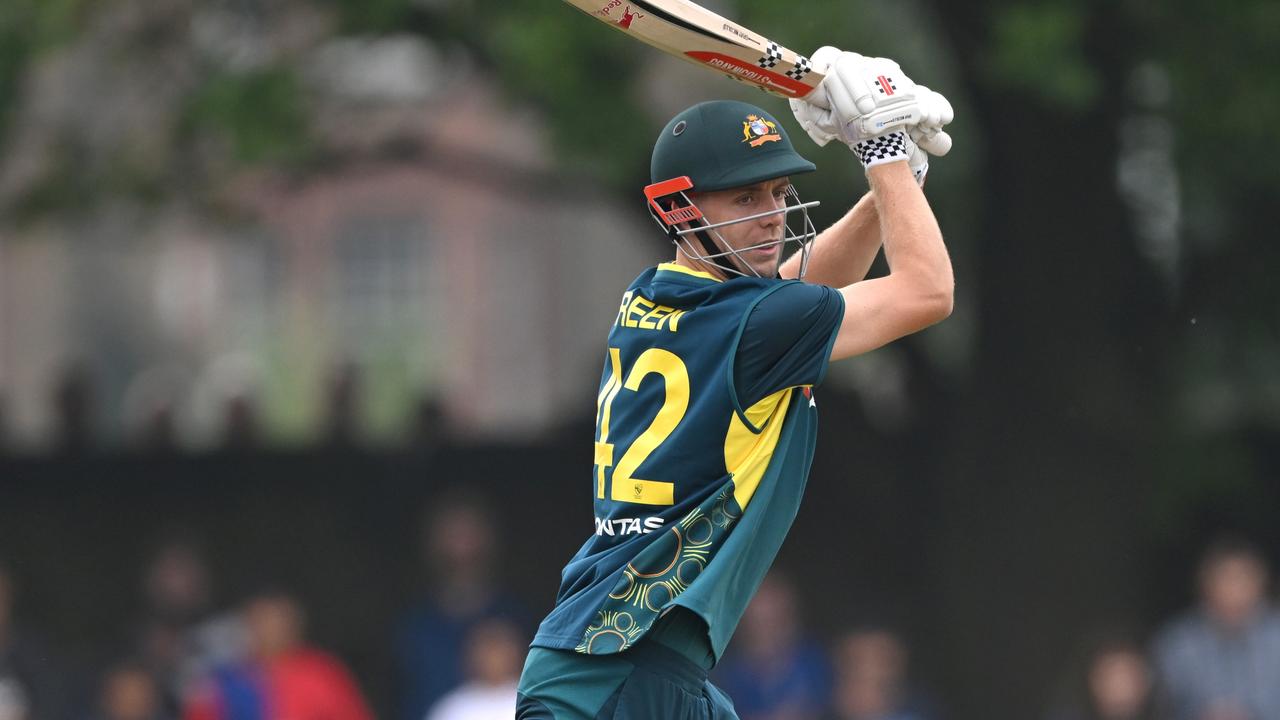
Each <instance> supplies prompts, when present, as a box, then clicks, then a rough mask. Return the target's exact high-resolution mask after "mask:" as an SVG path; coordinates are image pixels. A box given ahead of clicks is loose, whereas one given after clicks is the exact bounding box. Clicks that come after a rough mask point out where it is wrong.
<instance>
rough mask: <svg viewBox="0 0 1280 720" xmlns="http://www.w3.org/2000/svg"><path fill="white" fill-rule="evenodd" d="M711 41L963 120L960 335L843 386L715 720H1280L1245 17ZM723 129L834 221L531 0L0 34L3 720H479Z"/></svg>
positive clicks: (1047, 2) (1112, 19) (1278, 505)
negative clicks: (665, 216) (683, 131)
mask: <svg viewBox="0 0 1280 720" xmlns="http://www.w3.org/2000/svg"><path fill="white" fill-rule="evenodd" d="M706 4H707V5H708V6H709V7H711V8H712V9H714V10H717V11H719V12H721V13H724V14H726V15H728V16H731V17H733V18H734V19H737V20H739V21H740V22H742V23H744V24H746V25H748V26H750V27H753V28H757V29H759V30H764V31H767V32H769V33H771V34H772V36H773V37H774V38H775V39H777V40H778V41H779V42H782V43H783V44H785V45H787V46H789V47H792V48H795V49H797V50H800V51H802V52H804V51H812V50H813V49H815V48H816V47H818V46H820V45H823V44H836V45H838V46H841V47H843V48H846V49H853V50H857V51H859V52H861V53H863V54H867V55H885V56H890V57H893V58H894V59H896V60H898V61H899V62H900V63H901V64H902V66H903V68H904V69H905V71H906V72H908V73H909V74H910V75H911V76H912V77H913V78H915V79H916V80H917V81H918V82H921V83H923V84H926V85H929V86H930V87H932V88H934V89H935V90H938V91H940V92H942V93H944V94H945V95H947V96H948V97H949V98H950V99H951V100H952V102H953V104H954V105H955V108H956V116H957V120H956V122H955V124H954V125H953V126H952V127H951V128H949V129H950V130H951V132H952V134H953V136H954V137H955V139H956V145H955V149H954V151H953V152H952V153H951V154H949V155H948V156H946V157H944V158H939V159H935V160H934V162H933V164H932V169H931V172H930V176H929V185H928V193H927V194H928V196H929V198H930V200H931V203H932V204H933V207H934V209H935V212H936V213H937V215H938V218H939V221H940V223H941V225H942V228H943V231H944V234H945V235H946V237H947V240H948V245H949V247H950V250H951V253H952V256H953V260H954V262H955V266H956V276H957V299H956V310H955V314H954V315H953V317H952V318H951V319H950V320H948V321H947V322H946V323H944V324H942V325H940V326H938V327H936V328H934V329H931V330H929V331H927V332H925V333H922V334H920V335H918V336H915V337H912V338H909V339H907V340H904V341H901V342H898V343H895V344H894V345H892V346H890V347H888V348H885V349H882V350H879V351H876V352H874V353H872V354H870V355H867V356H865V357H862V358H859V359H856V360H852V361H846V362H843V363H840V364H838V365H835V366H833V367H832V369H831V373H830V374H829V375H828V380H827V382H826V384H825V385H824V387H823V388H822V389H821V392H820V395H821V396H822V400H821V406H822V415H821V417H822V427H821V437H820V438H819V443H818V455H817V458H816V460H815V464H814V469H813V473H812V478H811V482H810V485H809V490H808V498H807V501H806V504H805V506H804V508H803V509H802V511H801V514H800V516H799V518H798V519H797V522H796V526H795V528H794V530H793V531H792V533H791V536H790V539H789V541H788V543H787V545H786V546H784V548H783V551H782V555H781V556H780V558H779V561H778V563H777V570H776V572H775V574H774V575H772V576H771V577H770V579H769V581H768V583H767V584H766V586H765V588H764V589H762V591H761V594H760V596H759V598H758V599H757V602H756V603H754V604H753V606H752V608H751V610H750V611H749V613H748V616H747V618H745V619H744V621H743V625H742V627H741V629H740V631H739V633H738V636H737V638H736V640H735V643H734V646H732V647H731V649H730V655H729V656H728V657H727V658H726V660H725V662H724V663H722V665H721V667H720V668H719V669H718V670H717V672H718V679H719V681H720V682H721V683H723V684H724V686H725V687H726V689H728V690H729V692H730V694H731V695H733V696H734V697H735V699H736V700H737V703H738V709H739V712H740V714H741V715H742V717H743V718H744V720H763V719H772V720H783V719H784V718H786V719H799V718H839V719H841V720H855V719H857V720H874V719H880V720H885V719H889V718H892V719H894V720H906V719H908V718H911V719H914V720H934V719H940V718H953V719H954V718H988V719H992V720H1002V719H1009V720H1014V719H1018V720H1022V719H1025V718H1042V717H1043V718H1053V719H1054V720H1071V719H1080V720H1083V719H1085V718H1109V719H1112V720H1119V719H1120V718H1140V717H1147V718H1149V717H1169V718H1179V719H1180V718H1188V719H1191V720H1277V718H1280V697H1278V694H1280V620H1277V619H1276V616H1275V615H1274V614H1273V613H1272V611H1271V610H1270V609H1269V608H1270V605H1271V602H1272V600H1273V599H1274V597H1275V595H1274V592H1273V591H1272V589H1271V588H1270V586H1269V585H1268V582H1267V580H1268V573H1269V572H1270V571H1271V570H1273V569H1274V567H1275V562H1276V561H1277V560H1280V523H1277V522H1276V517H1277V511H1280V283H1277V282H1275V281H1274V279H1273V277H1272V275H1273V273H1274V272H1276V270H1277V268H1280V245H1278V244H1277V243H1276V241H1275V237H1274V236H1273V235H1272V233H1274V232H1276V228H1277V227H1280V149H1278V145H1280V144H1278V143H1277V142H1276V137H1277V136H1276V132H1275V128H1276V127H1277V124H1278V123H1280V85H1278V84H1277V83H1276V82H1275V80H1274V78H1275V75H1276V72H1277V71H1280V4H1277V3H1275V2H1272V1H1271V0H1230V1H1229V2H1221V3H1216V4H1213V5H1212V6H1210V5H1209V4H1204V3H1200V4H1197V3H1156V2H1152V1H1150V0H1124V1H1122V2H1118V3H1102V2H1086V3H1079V2H1066V1H1065V0H1036V1H1035V2H1017V3H1015V2H1000V1H993V2H990V3H983V4H979V5H972V4H964V3H943V2H933V3H930V2H924V1H923V0H920V1H912V0H900V1H890V0H865V1H857V2H842V3H835V4H832V3H819V2H817V1H816V0H795V1H794V2H790V3H779V2H765V1H764V0H737V1H736V2H727V1H725V2H707V3H706ZM722 97H732V98H739V99H746V100H749V101H754V102H758V103H759V104H761V105H762V106H763V107H765V108H766V109H767V110H769V111H770V112H772V113H775V114H776V115H778V116H779V117H780V118H782V119H783V120H784V122H786V123H787V126H788V129H789V130H791V132H792V136H793V138H795V140H796V143H797V147H798V148H799V149H800V151H801V152H802V153H803V154H805V155H807V156H809V157H810V158H812V159H813V160H815V162H817V164H818V166H819V172H818V173H815V174H812V175H808V176H804V177H801V178H798V179H797V181H796V185H797V187H798V189H799V191H800V193H801V195H802V196H803V197H804V198H805V199H817V200H821V201H822V206H821V207H820V208H818V211H817V213H816V220H817V224H818V225H819V227H823V226H825V225H826V224H829V223H830V222H833V221H834V220H835V219H836V218H837V217H839V216H840V215H841V214H842V213H843V212H844V210H845V209H847V208H848V207H849V206H850V205H851V204H852V203H853V202H854V201H855V200H856V199H857V198H858V197H859V196H860V195H861V194H862V193H863V192H865V190H866V183H865V180H864V178H863V176H862V172H861V168H860V167H858V165H857V163H856V162H855V161H854V159H853V158H852V157H851V156H850V155H849V154H848V151H847V150H846V149H845V148H843V147H841V146H838V145H833V146H831V147H828V148H825V149H818V148H816V147H814V146H813V145H812V144H811V143H810V142H809V141H808V140H807V139H806V138H804V137H803V134H802V133H800V132H799V131H798V129H797V128H796V127H795V126H794V124H793V123H791V118H790V114H789V113H788V112H787V109H786V105H785V103H784V102H783V101H781V100H779V99H777V98H772V97H769V96H765V95H762V94H760V93H758V92H756V91H754V90H751V89H749V88H746V87H745V86H741V85H738V84H736V83H730V82H727V81H725V80H724V79H723V78H719V77H716V76H715V75H714V74H711V73H707V72H705V71H703V70H699V69H696V68H694V67H693V66H692V65H687V64H684V63H681V62H679V61H677V60H674V59H671V58H668V57H666V56H664V55H662V54H660V53H658V52H657V51H655V50H652V49H651V48H648V47H647V46H644V45H641V44H639V43H636V42H634V41H631V40H628V39H627V38H625V37H624V36H623V35H621V34H618V33H613V32H610V31H608V30H607V29H605V28H604V27H602V26H600V24H599V23H597V22H596V21H594V20H592V19H590V18H588V17H586V16H585V15H583V14H581V13H579V12H577V11H576V10H574V9H572V8H571V7H569V6H568V5H565V4H563V3H557V2H550V1H547V2H537V3H532V2H530V3H480V2H476V1H475V0H271V1H270V2H268V1H266V0H96V1H92V2H91V1H90V0H5V1H4V2H3V3H2V4H0V720H43V719H44V718H54V719H55V720H56V719H58V718H91V717H92V718H109V719H112V720H159V719H160V718H174V717H184V718H195V719H197V720H203V719H205V718H207V719H209V720H218V719H225V720H232V719H233V718H234V719H235V720H240V718H263V719H264V720H270V719H271V718H279V719H280V720H283V719H284V718H285V717H288V718H289V720H296V719H297V718H309V717H326V718H341V719H345V718H353V719H358V718H365V717H374V716H376V717H380V718H403V719H404V720H421V719H423V718H426V717H428V713H430V717H431V718H432V719H433V720H441V719H444V720H448V719H450V718H463V717H472V718H485V717H508V716H509V711H508V710H504V709H503V708H504V707H509V706H508V705H504V703H507V702H509V696H510V695H511V693H512V692H513V691H512V690H511V683H512V682H513V681H514V676H515V675H516V674H518V672H519V666H520V664H521V662H522V661H523V654H524V645H525V643H527V641H528V639H529V638H530V637H531V635H532V629H533V627H534V624H535V623H536V621H537V620H538V619H539V618H540V617H541V616H542V615H543V614H544V613H545V612H546V611H547V610H548V609H549V608H550V606H551V604H552V601H553V598H554V594H555V590H556V587H557V584H558V572H559V570H560V568H561V566H562V564H563V562H564V561H565V560H567V558H568V557H569V556H570V555H571V554H572V553H573V552H574V551H575V550H576V548H577V547H578V545H579V544H580V543H581V542H582V541H583V540H584V539H585V538H586V537H587V534H588V533H589V532H591V530H592V525H591V517H590V511H589V497H588V496H587V495H586V490H585V488H586V487H588V486H587V483H588V482H590V481H589V480H588V477H587V475H588V470H589V468H588V467H587V465H586V464H585V463H586V462H588V458H589V456H590V452H591V448H590V442H591V440H590V438H591V435H592V424H593V415H594V406H593V404H592V402H593V397H594V394H595V392H596V389H597V382H598V377H599V368H600V366H601V362H602V357H603V355H602V352H601V342H602V340H603V338H604V335H605V333H606V331H607V327H608V324H609V322H610V320H611V319H612V317H613V316H614V314H615V313H616V308H617V298H618V296H619V294H620V293H621V291H622V290H623V289H624V288H625V287H626V285H627V283H628V282H630V280H631V279H632V278H633V277H634V276H635V275H636V274H638V273H639V271H640V270H642V269H643V268H644V267H646V266H648V265H651V264H653V263H656V262H659V261H661V260H664V259H666V258H667V257H668V256H670V254H671V250H670V246H669V244H668V242H667V240H666V239H665V238H664V237H662V236H661V235H660V234H659V233H656V232H655V231H654V228H653V227H652V225H651V221H650V220H649V218H648V217H647V216H646V214H645V211H644V209H643V204H642V196H641V194H640V188H641V187H642V185H643V184H644V183H645V182H647V178H648V153H649V150H650V148H651V146H652V142H653V139H654V137H655V136H656V133H657V131H658V129H659V128H660V127H661V126H662V124H663V123H664V122H665V121H666V120H667V119H668V118H669V117H670V116H671V115H672V114H674V113H675V112H677V111H679V110H680V109H682V108H684V107H685V106H687V105H689V104H692V103H694V102H697V101H701V100H705V99H711V98H722ZM883 270H884V268H883V267H882V266H881V267H880V268H879V271H881V272H883ZM264 668H268V669H270V672H265V671H264ZM264 708H270V710H269V711H268V710H266V709H264ZM494 708H497V709H496V710H495V709H494ZM255 713H256V714H255Z"/></svg>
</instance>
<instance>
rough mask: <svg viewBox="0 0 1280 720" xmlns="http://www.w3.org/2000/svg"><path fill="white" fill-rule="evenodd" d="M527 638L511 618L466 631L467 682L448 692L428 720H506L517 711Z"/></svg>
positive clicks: (483, 623)
mask: <svg viewBox="0 0 1280 720" xmlns="http://www.w3.org/2000/svg"><path fill="white" fill-rule="evenodd" d="M525 644H526V643H525V640H524V639H523V638H522V637H521V634H520V629H519V628H517V627H516V626H515V624H514V623H512V622H510V621H509V620H502V619H498V618H495V619H492V620H484V621H482V622H480V623H478V624H476V625H475V627H473V628H472V629H471V632H469V633H468V634H467V642H466V649H465V655H464V662H465V663H466V672H467V681H466V683H464V684H463V685H462V686H461V687H459V688H457V689H455V690H453V691H452V692H450V693H448V694H446V695H445V696H444V697H443V698H441V699H440V702H438V703H436V704H435V706H434V707H432V708H431V711H430V712H429V713H428V714H427V720H505V719H506V718H510V717H514V716H515V712H516V683H517V682H518V681H519V680H520V670H521V667H522V666H523V665H524V655H525Z"/></svg>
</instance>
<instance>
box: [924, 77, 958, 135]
mask: <svg viewBox="0 0 1280 720" xmlns="http://www.w3.org/2000/svg"><path fill="white" fill-rule="evenodd" d="M916 102H917V103H919V105H920V124H921V125H926V126H929V127H931V128H933V129H935V130H940V129H942V128H943V127H944V126H946V125H949V124H950V123H951V121H952V120H954V119H955V111H954V110H952V109H951V102H950V101H948V100H947V98H946V97H945V96H944V95H943V94H942V93H940V92H935V91H933V90H930V89H929V88H927V87H925V86H924V85H917V86H916Z"/></svg>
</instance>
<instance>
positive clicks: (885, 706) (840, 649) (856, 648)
mask: <svg viewBox="0 0 1280 720" xmlns="http://www.w3.org/2000/svg"><path fill="white" fill-rule="evenodd" d="M835 659H836V663H835V664H836V673H835V691H834V694H833V701H832V707H831V712H830V713H829V715H828V716H827V717H828V718H830V720H933V719H934V718H937V717H938V714H937V713H936V712H935V711H934V710H933V703H932V702H930V701H929V699H928V698H927V697H926V696H925V695H924V694H923V693H922V692H920V691H919V690H916V689H914V688H912V687H911V684H910V682H909V677H910V676H909V674H908V672H907V669H908V660H909V657H908V653H907V648H906V645H905V644H904V643H903V642H902V640H901V639H900V638H899V637H898V635H897V634H896V633H894V632H893V631H892V630H889V629H888V628H884V627H867V628H863V629H860V630H855V631H853V632H850V633H848V634H847V635H845V636H844V637H843V638H842V639H841V640H840V641H839V643H838V644H837V645H836V648H835Z"/></svg>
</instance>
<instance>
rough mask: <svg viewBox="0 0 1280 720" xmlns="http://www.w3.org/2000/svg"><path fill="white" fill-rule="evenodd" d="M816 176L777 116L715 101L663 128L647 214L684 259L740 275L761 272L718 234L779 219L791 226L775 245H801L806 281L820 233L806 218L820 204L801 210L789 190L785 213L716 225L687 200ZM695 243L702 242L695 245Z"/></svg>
mask: <svg viewBox="0 0 1280 720" xmlns="http://www.w3.org/2000/svg"><path fill="white" fill-rule="evenodd" d="M815 169H816V167H815V166H814V164H813V163H811V162H809V161H808V160H806V159H804V158H803V157H801V156H800V154H799V153H797V152H796V150H795V148H794V147H793V146H792V145H791V138H790V137H788V135H787V131H786V130H785V129H784V128H783V127H782V124H781V123H779V122H778V121H777V120H776V119H774V117H773V116H772V115H770V114H769V113H767V112H765V111H764V110H762V109H761V108H759V107H756V106H755V105H751V104H749V103H745V102H739V101H736V100H713V101H710V102H703V103H698V104H697V105H694V106H693V107H691V108H688V109H687V110H685V111H683V112H681V113H680V114H678V115H676V116H675V117H673V118H671V120H670V122H668V123H667V125H666V127H664V128H663V129H662V133H661V134H660V135H659V136H658V139H657V141H656V142H655V143H654V146H653V156H652V158H651V160H650V163H649V174H650V183H651V184H650V185H648V186H647V187H646V188H645V196H646V197H647V198H648V200H649V211H650V214H651V215H653V217H654V219H655V220H656V221H657V222H658V225H659V226H660V227H662V228H663V230H664V231H665V232H666V233H667V234H668V236H670V237H671V239H672V241H673V242H675V244H676V245H677V246H678V247H680V248H681V249H682V250H683V251H684V252H685V254H687V255H689V256H690V257H693V258H695V259H698V260H701V261H704V262H706V263H709V264H712V265H715V266H716V267H718V268H720V269H722V270H724V271H726V272H727V273H731V274H735V275H756V274H757V273H756V272H755V270H754V269H752V268H751V266H750V265H749V264H747V263H746V262H745V261H743V260H742V259H741V258H740V257H737V254H738V251H735V250H734V249H733V248H732V247H730V246H729V245H728V243H726V242H725V241H724V239H723V237H721V235H720V233H718V232H716V230H717V229H718V228H720V227H723V226H725V225H731V224H734V223H738V222H746V221H749V220H757V219H759V218H760V217H762V216H763V215H766V214H779V213H781V214H783V216H784V219H785V220H786V222H785V223H784V224H785V225H786V232H785V233H784V236H783V238H782V240H778V241H774V242H775V243H776V242H781V243H787V242H796V243H798V244H799V246H800V250H801V252H803V253H804V255H803V256H802V258H801V268H802V270H801V272H802V274H803V268H804V267H805V266H806V265H807V263H808V251H809V246H810V244H811V243H812V241H813V238H814V236H815V235H816V234H817V233H816V231H815V230H814V229H813V223H812V222H811V221H810V220H809V212H808V211H809V208H810V207H813V206H816V205H817V204H818V203H817V202H810V203H802V202H800V199H799V196H798V195H796V192H795V189H794V188H788V190H787V202H786V205H785V207H783V208H781V209H778V210H774V211H770V212H769V213H763V214H761V215H753V216H750V217H746V218H739V219H736V220H732V221H729V222H722V223H714V224H713V223H709V222H708V221H707V220H706V219H705V218H703V216H702V212H701V211H700V210H699V209H698V208H697V206H696V205H695V204H694V203H693V202H692V201H691V200H690V199H689V196H688V194H687V193H689V192H693V193H698V192H713V191H716V190H727V189H729V188H735V187H743V186H747V185H754V184H756V183H759V182H763V181H765V180H772V179H774V178H780V177H787V176H793V175H798V174H801V173H807V172H812V171H813V170H815ZM793 213H795V215H794V217H797V218H798V225H799V227H798V228H796V229H793V228H792V227H791V225H792V217H793ZM685 224H687V225H686V226H685V227H681V225H685ZM694 238H696V239H697V240H698V244H697V245H695V244H694V242H693V239H694ZM698 245H700V246H701V248H699V247H698ZM744 249H746V248H739V250H744ZM784 249H785V248H784ZM735 260H736V262H735Z"/></svg>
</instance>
